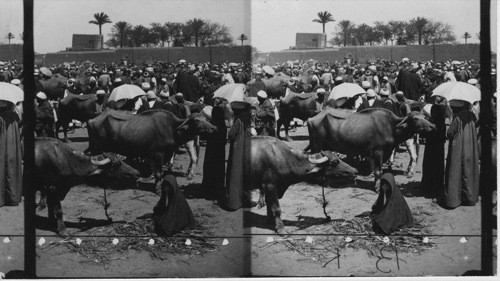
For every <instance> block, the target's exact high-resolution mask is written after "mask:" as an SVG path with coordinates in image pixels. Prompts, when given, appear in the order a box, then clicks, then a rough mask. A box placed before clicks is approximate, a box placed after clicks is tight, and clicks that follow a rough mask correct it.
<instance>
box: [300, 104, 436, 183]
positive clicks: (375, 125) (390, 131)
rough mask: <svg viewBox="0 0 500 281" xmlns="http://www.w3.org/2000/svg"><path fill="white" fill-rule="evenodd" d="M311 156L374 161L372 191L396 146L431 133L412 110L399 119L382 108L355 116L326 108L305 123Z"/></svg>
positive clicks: (420, 114) (427, 125)
mask: <svg viewBox="0 0 500 281" xmlns="http://www.w3.org/2000/svg"><path fill="white" fill-rule="evenodd" d="M307 127H308V130H309V136H310V144H309V146H308V149H310V150H311V153H315V152H318V151H321V150H333V151H337V152H340V153H343V154H346V155H351V156H357V155H363V156H368V157H370V158H371V159H373V163H374V167H373V168H374V174H375V191H377V192H378V186H377V183H378V180H379V178H380V175H381V173H382V163H385V162H386V161H387V160H388V158H389V157H390V156H391V152H392V150H393V149H394V148H395V147H396V145H398V144H400V143H402V142H403V141H405V140H407V139H409V138H411V137H412V136H413V135H415V134H416V133H422V132H425V131H431V130H434V129H435V128H436V127H435V126H434V124H432V123H430V122H429V121H427V120H426V119H425V117H424V115H423V114H422V113H420V112H416V111H412V112H411V113H410V114H408V115H407V116H406V117H403V118H399V117H397V116H396V115H394V113H392V112H390V111H388V110H386V109H382V108H370V109H366V110H363V111H360V112H358V113H352V114H348V113H346V111H343V110H340V111H339V110H337V109H333V108H327V109H325V110H324V111H322V112H321V113H320V114H318V115H317V116H315V117H314V118H310V119H309V120H307Z"/></svg>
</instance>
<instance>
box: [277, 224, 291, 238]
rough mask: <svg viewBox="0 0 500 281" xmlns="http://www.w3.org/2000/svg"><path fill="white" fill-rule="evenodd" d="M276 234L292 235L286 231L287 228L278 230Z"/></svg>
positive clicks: (283, 227)
mask: <svg viewBox="0 0 500 281" xmlns="http://www.w3.org/2000/svg"><path fill="white" fill-rule="evenodd" d="M275 231H276V234H278V235H281V236H284V235H288V234H290V233H289V232H288V231H286V230H285V226H282V227H281V228H276V230H275Z"/></svg>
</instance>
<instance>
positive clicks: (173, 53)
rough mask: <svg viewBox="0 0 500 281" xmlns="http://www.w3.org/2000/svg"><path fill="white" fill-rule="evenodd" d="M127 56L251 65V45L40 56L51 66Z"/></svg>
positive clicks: (139, 59) (131, 58) (133, 59)
mask: <svg viewBox="0 0 500 281" xmlns="http://www.w3.org/2000/svg"><path fill="white" fill-rule="evenodd" d="M125 57H128V59H129V61H130V62H132V63H135V64H142V63H152V62H153V61H164V62H178V61H179V60H180V59H185V60H187V61H188V62H210V63H214V64H219V63H223V62H250V61H251V58H252V50H251V47H250V46H235V47H184V48H123V49H117V50H111V51H94V52H59V53H48V54H45V55H43V57H42V64H44V65H52V64H60V63H63V62H72V61H86V60H90V61H93V62H96V63H103V62H105V63H107V64H110V63H112V62H115V63H119V62H120V59H122V58H125Z"/></svg>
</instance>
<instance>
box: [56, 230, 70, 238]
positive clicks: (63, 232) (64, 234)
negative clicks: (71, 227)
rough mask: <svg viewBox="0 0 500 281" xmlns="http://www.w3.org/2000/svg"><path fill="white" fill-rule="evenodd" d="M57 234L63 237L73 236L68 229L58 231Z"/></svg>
mask: <svg viewBox="0 0 500 281" xmlns="http://www.w3.org/2000/svg"><path fill="white" fill-rule="evenodd" d="M57 234H58V235H59V236H61V237H62V238H67V237H71V235H69V233H68V232H67V231H66V229H65V230H60V231H58V232H57Z"/></svg>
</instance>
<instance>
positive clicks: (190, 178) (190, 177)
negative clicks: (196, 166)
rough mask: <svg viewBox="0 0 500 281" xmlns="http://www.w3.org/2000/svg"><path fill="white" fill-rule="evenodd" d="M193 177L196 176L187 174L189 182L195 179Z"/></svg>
mask: <svg viewBox="0 0 500 281" xmlns="http://www.w3.org/2000/svg"><path fill="white" fill-rule="evenodd" d="M193 177H194V175H193V174H187V175H186V179H187V180H192V179H193Z"/></svg>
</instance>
